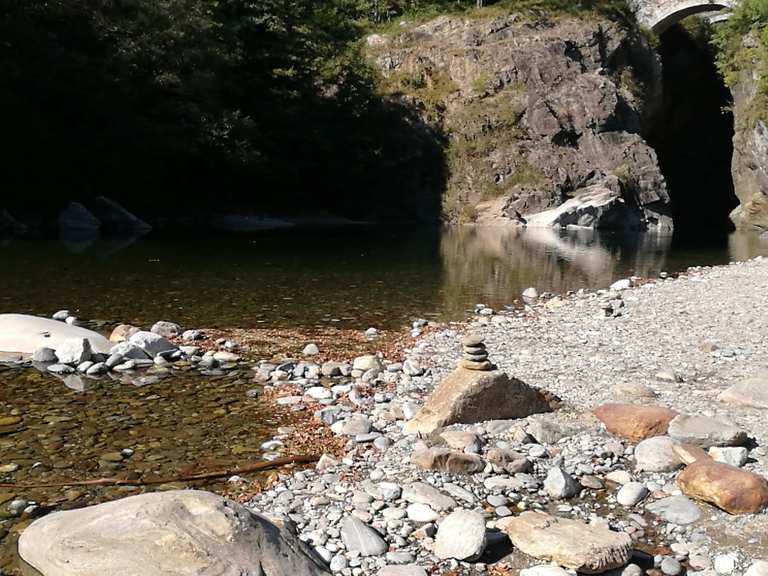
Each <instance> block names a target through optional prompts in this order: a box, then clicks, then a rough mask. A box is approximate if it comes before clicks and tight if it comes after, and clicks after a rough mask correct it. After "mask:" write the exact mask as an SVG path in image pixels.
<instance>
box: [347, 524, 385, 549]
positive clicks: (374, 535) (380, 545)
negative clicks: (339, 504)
mask: <svg viewBox="0 0 768 576" xmlns="http://www.w3.org/2000/svg"><path fill="white" fill-rule="evenodd" d="M341 539H342V540H343V541H344V545H345V546H346V547H347V550H348V551H349V552H353V553H355V552H356V553H358V554H360V555H361V556H381V555H382V554H384V553H385V552H386V551H387V543H386V542H385V541H384V539H383V538H382V537H381V535H380V534H379V533H378V532H376V530H374V529H373V528H371V527H370V526H368V525H367V524H365V523H364V522H363V521H362V520H360V519H359V518H357V517H355V516H352V515H350V516H347V517H346V518H344V520H343V521H342V523H341Z"/></svg>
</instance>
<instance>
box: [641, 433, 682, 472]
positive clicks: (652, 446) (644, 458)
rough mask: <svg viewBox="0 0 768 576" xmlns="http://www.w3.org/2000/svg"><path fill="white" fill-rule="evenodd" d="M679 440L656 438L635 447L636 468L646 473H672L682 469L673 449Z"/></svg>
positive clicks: (664, 437)
mask: <svg viewBox="0 0 768 576" xmlns="http://www.w3.org/2000/svg"><path fill="white" fill-rule="evenodd" d="M675 444H678V442H677V440H675V439H674V438H670V437H669V436H655V437H653V438H648V439H647V440H643V441H642V442H640V444H638V445H637V446H636V447H635V467H636V468H637V469H638V470H644V471H646V472H672V471H673V470H677V469H678V468H680V467H682V465H683V463H682V462H681V461H680V458H678V457H677V454H675V452H674V450H673V448H674V446H675Z"/></svg>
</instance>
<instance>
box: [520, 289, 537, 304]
mask: <svg viewBox="0 0 768 576" xmlns="http://www.w3.org/2000/svg"><path fill="white" fill-rule="evenodd" d="M538 299H539V291H538V290H536V288H534V287H533V286H531V287H530V288H526V289H525V290H523V302H525V303H526V304H533V303H535V302H536V300H538Z"/></svg>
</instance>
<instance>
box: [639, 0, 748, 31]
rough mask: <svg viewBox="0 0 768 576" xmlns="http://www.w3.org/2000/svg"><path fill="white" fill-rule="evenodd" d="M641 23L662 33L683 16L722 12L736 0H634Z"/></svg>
mask: <svg viewBox="0 0 768 576" xmlns="http://www.w3.org/2000/svg"><path fill="white" fill-rule="evenodd" d="M630 4H631V5H632V7H633V9H634V12H635V15H636V16H637V21H638V22H639V23H640V25H642V26H644V27H646V28H650V29H651V30H653V31H654V32H655V33H656V34H662V33H663V32H665V31H666V30H667V29H669V28H670V27H671V26H674V25H675V24H677V23H678V22H679V21H680V20H682V19H683V18H686V17H688V16H692V15H694V14H702V13H712V15H713V16H714V15H715V14H718V13H719V14H722V13H723V11H724V10H728V9H730V8H732V7H733V5H734V0H655V1H654V0H633V1H631V2H630Z"/></svg>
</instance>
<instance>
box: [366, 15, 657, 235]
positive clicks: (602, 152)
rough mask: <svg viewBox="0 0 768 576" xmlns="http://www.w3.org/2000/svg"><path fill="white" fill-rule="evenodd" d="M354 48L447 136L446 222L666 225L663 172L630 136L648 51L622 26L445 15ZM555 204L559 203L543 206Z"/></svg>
mask: <svg viewBox="0 0 768 576" xmlns="http://www.w3.org/2000/svg"><path fill="white" fill-rule="evenodd" d="M368 48H369V51H370V54H371V56H372V58H373V60H374V61H375V63H376V65H377V66H378V68H379V69H380V70H381V71H382V73H383V75H384V77H385V84H386V86H387V88H388V90H389V91H390V92H392V93H394V94H397V95H398V96H399V97H400V98H402V99H404V100H406V101H410V103H411V104H413V105H415V106H417V107H419V108H420V109H421V111H422V115H423V116H425V117H427V118H429V120H430V122H432V123H433V124H435V125H438V126H439V127H440V128H441V129H442V130H443V131H444V133H445V134H446V135H447V137H448V141H449V145H448V151H447V162H448V166H447V170H448V182H447V190H446V192H445V195H444V197H443V215H444V218H445V219H446V220H448V221H451V222H468V221H475V222H482V223H501V222H518V223H525V222H527V221H528V220H529V219H531V220H532V222H531V224H532V225H534V224H539V225H560V224H563V223H566V224H573V225H586V226H589V227H594V228H632V229H638V228H640V229H642V228H649V229H655V230H660V231H667V230H669V229H671V226H672V220H671V218H670V216H669V214H670V211H669V196H668V194H667V189H666V184H665V181H664V178H663V176H662V174H661V171H660V169H659V166H658V162H657V158H656V154H655V152H654V151H653V149H652V148H651V147H650V146H649V145H648V144H647V143H646V142H645V140H644V139H643V138H642V137H641V135H640V132H641V127H642V124H643V118H644V117H645V115H646V113H648V112H649V111H650V108H652V107H653V106H654V105H655V103H656V100H657V99H658V95H659V93H660V92H659V88H660V86H659V81H660V74H659V63H658V59H657V57H656V55H655V53H654V52H653V51H652V50H651V49H650V48H649V47H648V46H647V44H646V43H645V41H644V40H643V38H642V36H641V35H640V34H639V33H637V31H636V30H634V29H632V28H630V27H625V26H622V25H620V24H618V23H616V22H613V21H609V20H604V19H597V18H595V19H590V20H581V19H576V18H560V19H557V20H555V21H552V22H549V23H542V22H530V21H526V20H524V19H522V18H521V17H519V16H516V15H508V16H503V17H498V18H495V19H492V20H480V19H469V18H466V19H465V18H460V17H447V16H445V17H440V18H438V19H436V20H433V21H431V22H428V23H426V24H423V25H421V26H417V27H415V28H412V29H409V30H405V31H403V32H401V33H398V34H396V35H391V36H378V35H377V36H371V37H369V38H368ZM596 199H599V201H596ZM566 202H570V204H569V206H568V207H567V210H569V211H570V210H572V211H573V214H569V215H567V216H566V217H563V215H562V213H561V212H557V213H554V212H552V209H554V208H557V207H559V206H561V205H563V204H564V203H566ZM547 211H549V212H547ZM540 213H544V215H542V216H539V217H538V218H531V217H532V216H533V215H535V214H540ZM547 214H553V216H552V218H549V217H548V216H547ZM585 214H586V215H587V216H586V217H585ZM617 215H619V216H620V217H617ZM604 216H605V217H604Z"/></svg>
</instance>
